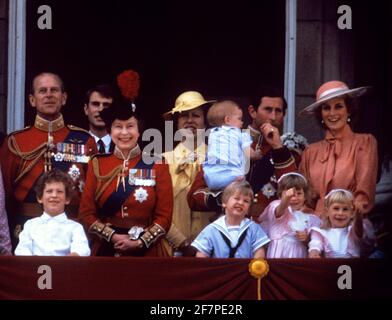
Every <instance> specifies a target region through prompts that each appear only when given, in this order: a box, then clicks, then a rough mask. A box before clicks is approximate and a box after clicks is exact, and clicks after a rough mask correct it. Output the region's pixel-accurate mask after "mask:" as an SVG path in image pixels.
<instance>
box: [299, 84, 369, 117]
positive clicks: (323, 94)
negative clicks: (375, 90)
mask: <svg viewBox="0 0 392 320" xmlns="http://www.w3.org/2000/svg"><path fill="white" fill-rule="evenodd" d="M370 88H371V87H359V88H354V89H350V88H349V87H348V86H347V84H345V83H344V82H342V81H337V80H334V81H328V82H326V83H324V84H323V85H322V86H321V87H320V88H319V89H318V90H317V93H316V102H314V103H312V104H311V105H309V106H307V107H306V108H304V109H303V110H302V111H301V112H300V114H306V113H307V114H309V113H314V111H315V110H316V109H317V108H318V107H319V106H321V105H322V104H323V103H324V102H326V101H328V100H331V99H334V98H339V97H343V96H348V97H351V98H357V97H359V96H362V95H363V94H365V93H366V92H368V91H369V89H370Z"/></svg>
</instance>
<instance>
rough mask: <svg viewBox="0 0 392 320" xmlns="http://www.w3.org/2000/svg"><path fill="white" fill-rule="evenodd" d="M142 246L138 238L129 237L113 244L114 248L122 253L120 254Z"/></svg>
mask: <svg viewBox="0 0 392 320" xmlns="http://www.w3.org/2000/svg"><path fill="white" fill-rule="evenodd" d="M142 247H143V242H142V240H140V239H138V240H131V239H129V237H128V238H127V239H122V240H119V241H117V242H116V243H115V244H114V249H115V250H116V251H117V252H118V253H122V254H125V253H126V252H127V251H135V250H139V249H141V248H142Z"/></svg>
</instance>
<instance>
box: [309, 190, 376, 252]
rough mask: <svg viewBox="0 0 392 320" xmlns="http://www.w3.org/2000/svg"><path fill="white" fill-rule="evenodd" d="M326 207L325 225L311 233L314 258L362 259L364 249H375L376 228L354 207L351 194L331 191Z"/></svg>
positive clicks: (311, 247)
mask: <svg viewBox="0 0 392 320" xmlns="http://www.w3.org/2000/svg"><path fill="white" fill-rule="evenodd" d="M324 206H325V217H324V222H323V225H322V226H321V228H317V227H315V228H312V229H311V233H310V236H311V241H310V242H309V257H310V258H321V257H325V258H354V257H360V256H361V249H362V248H365V247H366V246H367V247H369V246H373V245H374V234H373V228H372V225H371V223H370V221H369V220H367V219H365V220H363V219H362V215H361V214H360V213H359V212H358V210H356V208H355V207H354V196H353V194H352V193H351V192H350V191H348V190H345V189H333V190H331V191H330V192H329V193H328V194H327V195H326V196H325V199H324Z"/></svg>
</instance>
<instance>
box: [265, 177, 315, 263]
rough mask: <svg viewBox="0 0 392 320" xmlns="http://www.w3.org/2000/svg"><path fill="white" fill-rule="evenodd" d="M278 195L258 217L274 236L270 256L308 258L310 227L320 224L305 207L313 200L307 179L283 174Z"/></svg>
mask: <svg viewBox="0 0 392 320" xmlns="http://www.w3.org/2000/svg"><path fill="white" fill-rule="evenodd" d="M278 196H279V198H280V199H279V200H275V201H273V202H271V203H270V204H269V205H268V207H267V208H265V210H264V212H263V213H262V214H261V215H260V217H259V222H260V223H261V224H262V225H263V226H264V228H265V229H267V231H268V236H269V238H270V239H271V242H270V243H269V245H268V249H267V258H306V257H307V256H308V252H307V251H308V247H307V244H308V241H309V232H310V229H311V228H312V227H315V226H320V224H321V221H320V219H319V218H318V217H317V216H316V215H314V214H312V213H311V211H310V209H308V208H307V206H306V204H307V203H308V202H309V200H310V189H309V185H308V182H307V180H306V178H305V177H304V176H303V175H301V174H299V173H296V172H290V173H286V174H284V175H282V176H281V177H280V178H279V180H278Z"/></svg>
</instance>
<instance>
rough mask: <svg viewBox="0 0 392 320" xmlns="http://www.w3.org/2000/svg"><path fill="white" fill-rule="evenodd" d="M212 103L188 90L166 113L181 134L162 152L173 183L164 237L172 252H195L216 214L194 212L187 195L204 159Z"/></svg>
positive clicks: (172, 253)
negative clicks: (169, 218)
mask: <svg viewBox="0 0 392 320" xmlns="http://www.w3.org/2000/svg"><path fill="white" fill-rule="evenodd" d="M213 102H215V101H212V100H210V101H207V100H205V99H204V97H203V96H202V95H201V94H200V93H199V92H197V91H186V92H183V93H182V94H180V95H179V96H178V97H177V99H176V101H175V106H174V107H173V108H172V109H171V110H170V111H169V112H166V113H165V114H164V115H163V117H164V119H165V120H166V121H168V120H169V121H173V124H174V125H175V126H177V130H179V131H178V132H179V133H180V134H181V137H182V140H181V141H180V142H179V143H178V144H177V146H176V147H175V148H174V150H172V151H167V152H165V153H164V154H163V156H164V158H165V160H166V162H167V163H168V164H169V170H170V175H171V177H172V182H173V195H174V205H173V220H172V225H171V227H170V230H169V232H168V233H167V234H166V238H165V239H164V240H163V243H164V245H165V247H166V249H167V250H168V251H169V253H170V254H171V255H190V256H191V255H194V254H195V251H194V249H193V248H192V247H191V246H190V243H191V242H192V240H193V239H194V238H195V237H196V236H197V234H198V233H199V232H200V231H201V230H202V229H203V228H204V227H205V226H206V225H207V224H209V223H210V218H211V217H212V216H213V215H214V214H215V213H214V212H211V213H210V212H196V211H191V209H190V208H189V206H188V202H187V198H186V197H187V194H188V191H189V189H190V187H191V185H192V183H193V181H194V179H195V177H196V174H197V173H198V172H199V171H200V168H201V164H202V163H203V162H204V160H205V155H206V152H207V145H206V144H205V138H204V131H205V128H206V111H207V109H208V107H209V106H210V104H211V103H213Z"/></svg>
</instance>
